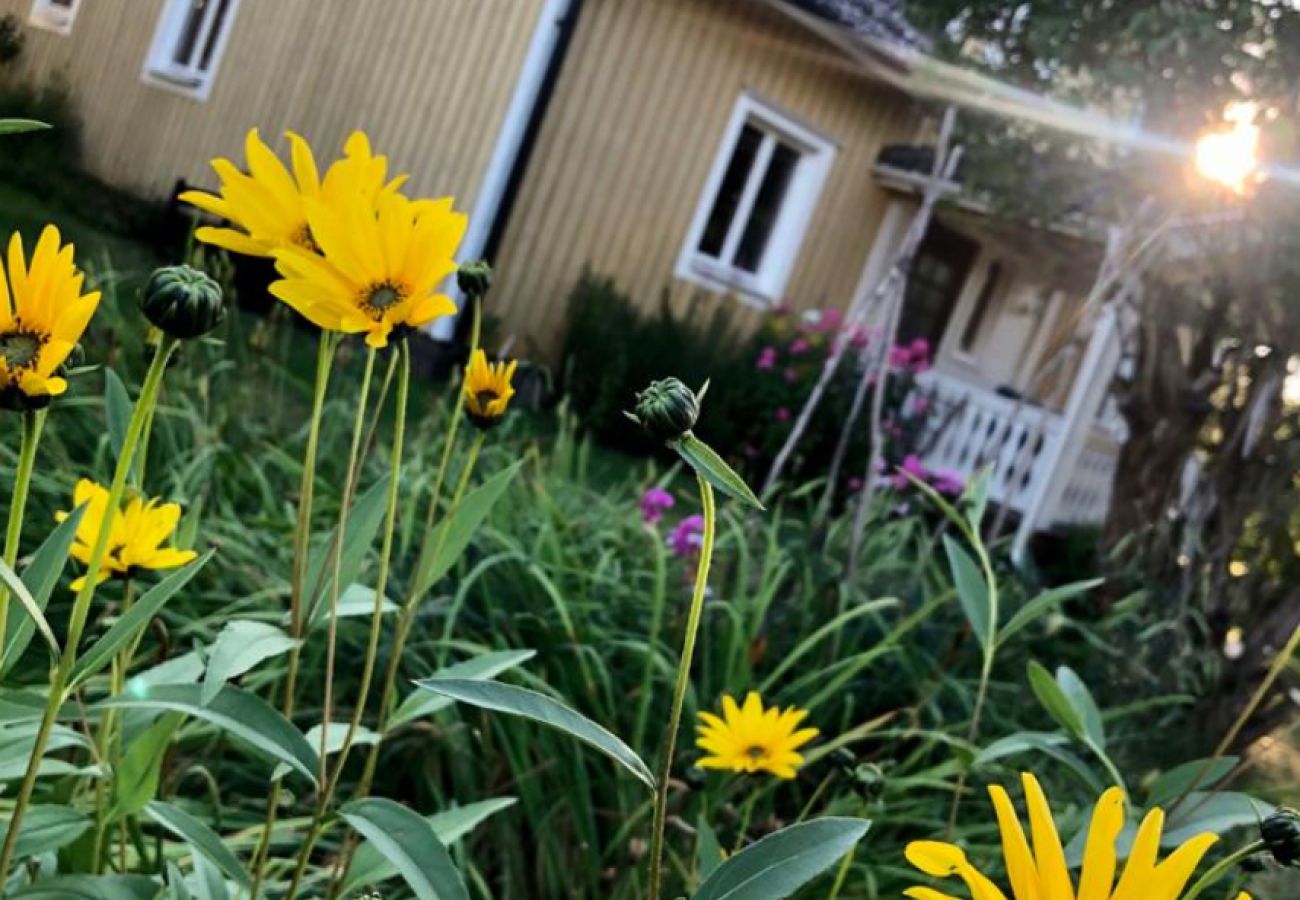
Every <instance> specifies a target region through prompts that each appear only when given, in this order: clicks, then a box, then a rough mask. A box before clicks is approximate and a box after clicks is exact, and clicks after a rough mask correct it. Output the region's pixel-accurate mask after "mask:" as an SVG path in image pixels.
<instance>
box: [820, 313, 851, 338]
mask: <svg viewBox="0 0 1300 900" xmlns="http://www.w3.org/2000/svg"><path fill="white" fill-rule="evenodd" d="M843 324H844V313H843V312H841V311H840V310H838V309H827V310H823V311H822V317H821V321H819V322H818V323H817V325H818V326H819V327H820V328H821V330H822V331H823V332H825V333H827V334H830V333H831V332H832V331H839V330H840V326H841V325H843Z"/></svg>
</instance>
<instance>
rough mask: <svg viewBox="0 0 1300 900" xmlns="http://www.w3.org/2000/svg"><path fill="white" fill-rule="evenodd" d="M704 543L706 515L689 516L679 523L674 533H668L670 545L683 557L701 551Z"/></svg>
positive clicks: (674, 551) (675, 552)
mask: <svg viewBox="0 0 1300 900" xmlns="http://www.w3.org/2000/svg"><path fill="white" fill-rule="evenodd" d="M703 543H704V516H701V515H698V514H696V515H693V516H687V517H686V518H684V519H682V520H681V521H680V522H678V523H677V527H676V528H674V529H673V533H672V534H670V535H668V546H669V548H670V549H671V550H672V551H673V553H674V554H676V555H677V556H681V557H688V556H694V555H695V554H697V553H699V552H700V545H701V544H703Z"/></svg>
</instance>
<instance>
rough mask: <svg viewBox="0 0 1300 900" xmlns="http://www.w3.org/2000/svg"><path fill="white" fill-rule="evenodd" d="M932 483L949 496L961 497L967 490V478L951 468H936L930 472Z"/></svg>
mask: <svg viewBox="0 0 1300 900" xmlns="http://www.w3.org/2000/svg"><path fill="white" fill-rule="evenodd" d="M930 478H931V481H930V485H931V486H932V487H933V488H934V489H935V490H936V491H938V492H939V493H941V494H944V495H945V496H948V497H960V496H961V495H962V494H963V493H965V492H966V479H965V478H962V477H961V473H960V472H954V471H952V470H951V469H936V470H935V471H934V472H932V473H930Z"/></svg>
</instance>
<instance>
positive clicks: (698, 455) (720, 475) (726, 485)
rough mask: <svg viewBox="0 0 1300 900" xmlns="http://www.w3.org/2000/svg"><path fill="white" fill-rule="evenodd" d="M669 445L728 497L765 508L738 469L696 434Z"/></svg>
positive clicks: (688, 434) (702, 476)
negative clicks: (738, 473) (738, 472)
mask: <svg viewBox="0 0 1300 900" xmlns="http://www.w3.org/2000/svg"><path fill="white" fill-rule="evenodd" d="M668 446H669V447H671V448H672V449H674V450H676V451H677V455H678V456H680V457H681V458H682V459H684V460H685V461H686V464H687V465H688V466H690V467H691V468H692V469H694V470H695V471H696V472H698V473H699V474H700V477H701V478H703V479H704V480H705V481H707V482H708V483H709V484H711V485H713V486H714V487H715V488H717V489H718V490H720V491H722V493H724V494H726V495H727V496H728V497H733V498H735V499H736V500H739V501H740V502H742V503H744V504H746V505H748V506H752V507H753V508H754V509H762V508H763V504H762V503H760V502H759V500H758V498H757V497H756V496H754V492H753V491H751V490H750V489H749V485H747V484H745V479H743V478H741V477H740V476H739V475H737V474H736V471H735V470H734V469H733V468H731V466H729V465H727V463H726V461H725V460H723V458H722V457H721V456H719V455H718V454H717V453H715V452H714V450H713V448H712V447H710V446H709V445H708V444H706V443H704V441H702V440H700V439H699V438H697V437H696V436H695V435H693V434H690V433H687V434H686V436H685V437H683V438H681V439H680V440H677V441H672V442H671V443H669V445H668Z"/></svg>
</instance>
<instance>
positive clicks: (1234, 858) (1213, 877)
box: [1183, 839, 1265, 900]
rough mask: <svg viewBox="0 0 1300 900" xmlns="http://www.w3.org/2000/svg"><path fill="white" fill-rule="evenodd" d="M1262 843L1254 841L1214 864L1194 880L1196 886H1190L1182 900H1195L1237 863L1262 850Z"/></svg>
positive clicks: (1261, 841)
mask: <svg viewBox="0 0 1300 900" xmlns="http://www.w3.org/2000/svg"><path fill="white" fill-rule="evenodd" d="M1264 846H1265V845H1264V841H1263V840H1262V839H1261V840H1256V841H1252V842H1251V843H1249V844H1247V845H1246V846H1244V847H1242V848H1241V849H1240V850H1237V851H1235V852H1233V853H1230V854H1228V855H1227V856H1225V857H1224V858H1223V859H1221V860H1219V861H1218V862H1217V863H1215V864H1214V865H1213V866H1212V867H1210V870H1209V871H1208V872H1206V873H1205V874H1204V875H1202V876H1201V877H1200V878H1198V879H1196V884H1194V885H1192V887H1191V890H1189V891H1188V892H1187V893H1186V894H1184V895H1183V900H1195V898H1196V896H1197V895H1198V894H1200V893H1201V891H1203V890H1205V889H1206V888H1207V887H1209V886H1210V885H1212V884H1214V882H1216V881H1218V880H1219V879H1220V878H1222V877H1223V876H1224V875H1226V874H1228V872H1230V871H1231V870H1232V869H1233V868H1234V867H1235V866H1236V865H1237V864H1238V863H1240V862H1241V861H1242V860H1243V859H1246V858H1247V857H1248V856H1254V855H1255V854H1256V853H1258V852H1259V851H1261V850H1263V849H1264Z"/></svg>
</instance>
